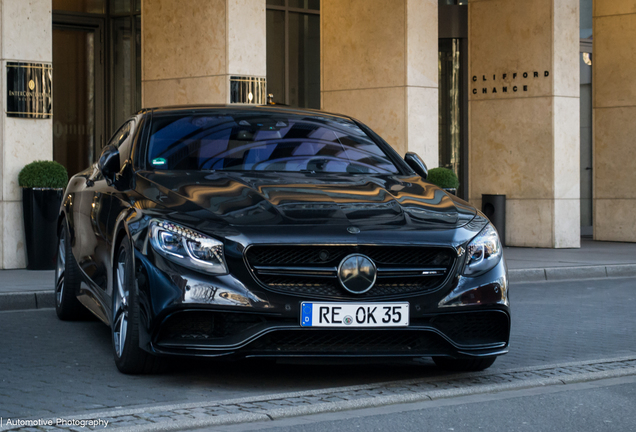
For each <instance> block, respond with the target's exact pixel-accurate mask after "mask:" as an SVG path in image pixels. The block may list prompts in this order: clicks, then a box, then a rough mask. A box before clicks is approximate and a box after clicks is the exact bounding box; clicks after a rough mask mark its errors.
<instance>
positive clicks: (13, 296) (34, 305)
mask: <svg viewBox="0 0 636 432" xmlns="http://www.w3.org/2000/svg"><path fill="white" fill-rule="evenodd" d="M54 307H55V293H54V291H53V290H51V291H48V290H47V291H27V292H11V293H0V312H4V311H14V310H25V309H43V308H54Z"/></svg>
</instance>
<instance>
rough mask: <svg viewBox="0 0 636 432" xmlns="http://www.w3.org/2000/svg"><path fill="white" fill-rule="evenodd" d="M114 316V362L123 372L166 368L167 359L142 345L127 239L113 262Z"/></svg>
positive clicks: (129, 372)
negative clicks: (157, 355) (140, 345)
mask: <svg viewBox="0 0 636 432" xmlns="http://www.w3.org/2000/svg"><path fill="white" fill-rule="evenodd" d="M113 273H114V274H113V308H112V311H113V316H112V320H111V323H112V324H111V335H112V341H113V355H114V356H115V365H116V366H117V369H119V371H120V372H122V373H124V374H131V375H136V374H150V373H158V372H161V371H163V370H164V368H165V362H164V361H163V359H160V358H158V357H156V356H153V355H152V354H150V353H148V352H146V351H144V350H142V349H141V348H140V347H139V297H138V292H137V283H136V279H135V272H134V263H133V250H132V246H131V244H130V242H129V241H128V239H126V238H125V239H124V240H123V241H122V244H121V245H120V247H119V250H118V252H117V255H116V257H115V262H114V263H113Z"/></svg>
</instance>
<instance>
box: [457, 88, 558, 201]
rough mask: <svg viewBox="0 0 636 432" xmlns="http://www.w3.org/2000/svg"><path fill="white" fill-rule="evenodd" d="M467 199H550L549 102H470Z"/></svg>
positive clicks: (552, 191)
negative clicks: (502, 196)
mask: <svg viewBox="0 0 636 432" xmlns="http://www.w3.org/2000/svg"><path fill="white" fill-rule="evenodd" d="M469 121H470V146H469V167H470V185H469V190H470V197H471V199H479V198H481V195H482V194H506V195H507V196H508V197H509V198H516V199H550V198H552V197H553V196H554V186H553V185H554V172H553V170H554V168H553V167H554V160H553V157H554V156H553V144H554V136H553V130H552V122H553V98H549V97H544V98H528V99H525V98H524V99H507V100H490V101H473V102H470V115H469Z"/></svg>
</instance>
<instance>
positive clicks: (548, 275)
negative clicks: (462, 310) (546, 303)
mask: <svg viewBox="0 0 636 432" xmlns="http://www.w3.org/2000/svg"><path fill="white" fill-rule="evenodd" d="M508 276H509V277H510V282H513V283H514V282H517V283H518V282H546V281H563V280H583V279H602V278H620V277H634V276H636V264H612V265H601V266H578V267H550V268H536V269H513V270H510V269H509V270H508Z"/></svg>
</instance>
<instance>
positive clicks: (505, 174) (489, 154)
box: [468, 0, 609, 248]
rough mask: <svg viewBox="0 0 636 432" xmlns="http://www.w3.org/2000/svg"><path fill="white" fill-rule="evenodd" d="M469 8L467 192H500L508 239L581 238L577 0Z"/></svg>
mask: <svg viewBox="0 0 636 432" xmlns="http://www.w3.org/2000/svg"><path fill="white" fill-rule="evenodd" d="M608 1H609V0H608ZM468 17H469V18H468V25H469V30H468V31H469V35H468V40H469V44H470V48H469V79H470V82H469V89H470V90H469V91H470V93H469V122H470V125H469V137H470V139H469V178H470V180H469V192H470V201H471V202H472V203H473V204H474V205H475V206H477V207H479V208H481V195H482V194H505V195H506V196H507V204H506V205H507V208H506V210H507V211H506V244H507V245H510V246H529V247H551V248H570V247H579V246H580V222H579V219H580V213H579V195H580V188H579V136H580V130H579V122H580V119H579V117H580V112H579V92H580V89H579V60H578V56H579V0H524V1H518V0H469V4H468Z"/></svg>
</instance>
